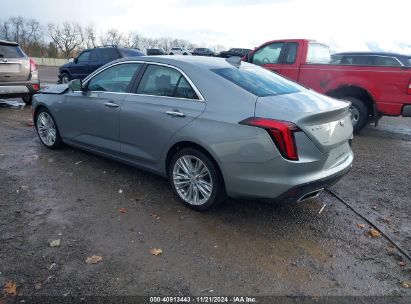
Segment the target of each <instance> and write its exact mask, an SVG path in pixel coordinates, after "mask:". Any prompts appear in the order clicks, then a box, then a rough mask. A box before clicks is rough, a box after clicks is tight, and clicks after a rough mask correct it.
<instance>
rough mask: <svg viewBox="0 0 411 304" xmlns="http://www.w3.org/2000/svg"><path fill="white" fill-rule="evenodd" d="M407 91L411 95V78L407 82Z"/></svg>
mask: <svg viewBox="0 0 411 304" xmlns="http://www.w3.org/2000/svg"><path fill="white" fill-rule="evenodd" d="M407 93H408V94H409V95H411V80H410V83H409V84H408V90H407Z"/></svg>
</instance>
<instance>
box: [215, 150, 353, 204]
mask: <svg viewBox="0 0 411 304" xmlns="http://www.w3.org/2000/svg"><path fill="white" fill-rule="evenodd" d="M347 145H348V143H347ZM353 159H354V156H353V153H352V151H349V152H348V153H347V154H345V156H343V157H341V158H340V159H339V160H338V162H337V163H334V164H333V165H331V166H328V165H327V163H326V162H325V161H319V162H318V163H316V162H311V163H310V162H309V163H306V164H302V163H295V164H292V163H290V162H288V164H287V165H286V166H285V167H282V165H281V163H283V162H284V161H282V160H281V159H274V160H272V161H271V162H268V163H265V164H263V165H258V164H256V163H253V164H250V166H249V167H247V168H246V170H245V171H244V170H241V171H242V172H239V171H234V169H233V168H230V170H229V171H231V172H234V174H230V175H229V176H224V178H225V184H226V190H227V194H228V195H229V196H231V197H244V198H261V199H270V200H274V201H282V202H286V203H292V202H298V201H301V200H304V199H307V198H309V197H312V196H315V194H317V192H321V191H322V190H323V189H324V188H327V187H330V186H332V185H333V184H335V183H336V182H338V180H340V179H341V178H342V177H343V176H344V175H345V174H346V173H347V172H348V171H349V170H350V169H351V166H352V162H353ZM333 162H334V161H333ZM327 167H328V168H327ZM223 175H224V173H223Z"/></svg>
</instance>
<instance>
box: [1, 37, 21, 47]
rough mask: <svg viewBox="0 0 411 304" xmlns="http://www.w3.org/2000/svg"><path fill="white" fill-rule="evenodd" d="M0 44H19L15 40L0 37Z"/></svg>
mask: <svg viewBox="0 0 411 304" xmlns="http://www.w3.org/2000/svg"><path fill="white" fill-rule="evenodd" d="M0 44H3V45H11V46H18V45H19V44H18V43H17V42H14V41H7V40H1V39H0Z"/></svg>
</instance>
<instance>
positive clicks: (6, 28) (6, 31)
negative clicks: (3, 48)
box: [0, 20, 11, 40]
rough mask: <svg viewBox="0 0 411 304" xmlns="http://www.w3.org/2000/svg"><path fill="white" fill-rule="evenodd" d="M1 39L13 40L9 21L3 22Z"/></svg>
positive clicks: (0, 32)
mask: <svg viewBox="0 0 411 304" xmlns="http://www.w3.org/2000/svg"><path fill="white" fill-rule="evenodd" d="M0 38H2V39H5V40H11V33H10V21H9V20H3V21H2V22H1V23H0Z"/></svg>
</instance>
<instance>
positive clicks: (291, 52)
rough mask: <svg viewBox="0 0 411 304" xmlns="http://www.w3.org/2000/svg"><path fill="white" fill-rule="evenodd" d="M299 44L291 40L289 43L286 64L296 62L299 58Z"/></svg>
mask: <svg viewBox="0 0 411 304" xmlns="http://www.w3.org/2000/svg"><path fill="white" fill-rule="evenodd" d="M297 50H298V44H297V43H295V42H291V43H288V44H287V56H286V57H285V60H284V64H294V63H295V59H296V58H297Z"/></svg>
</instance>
